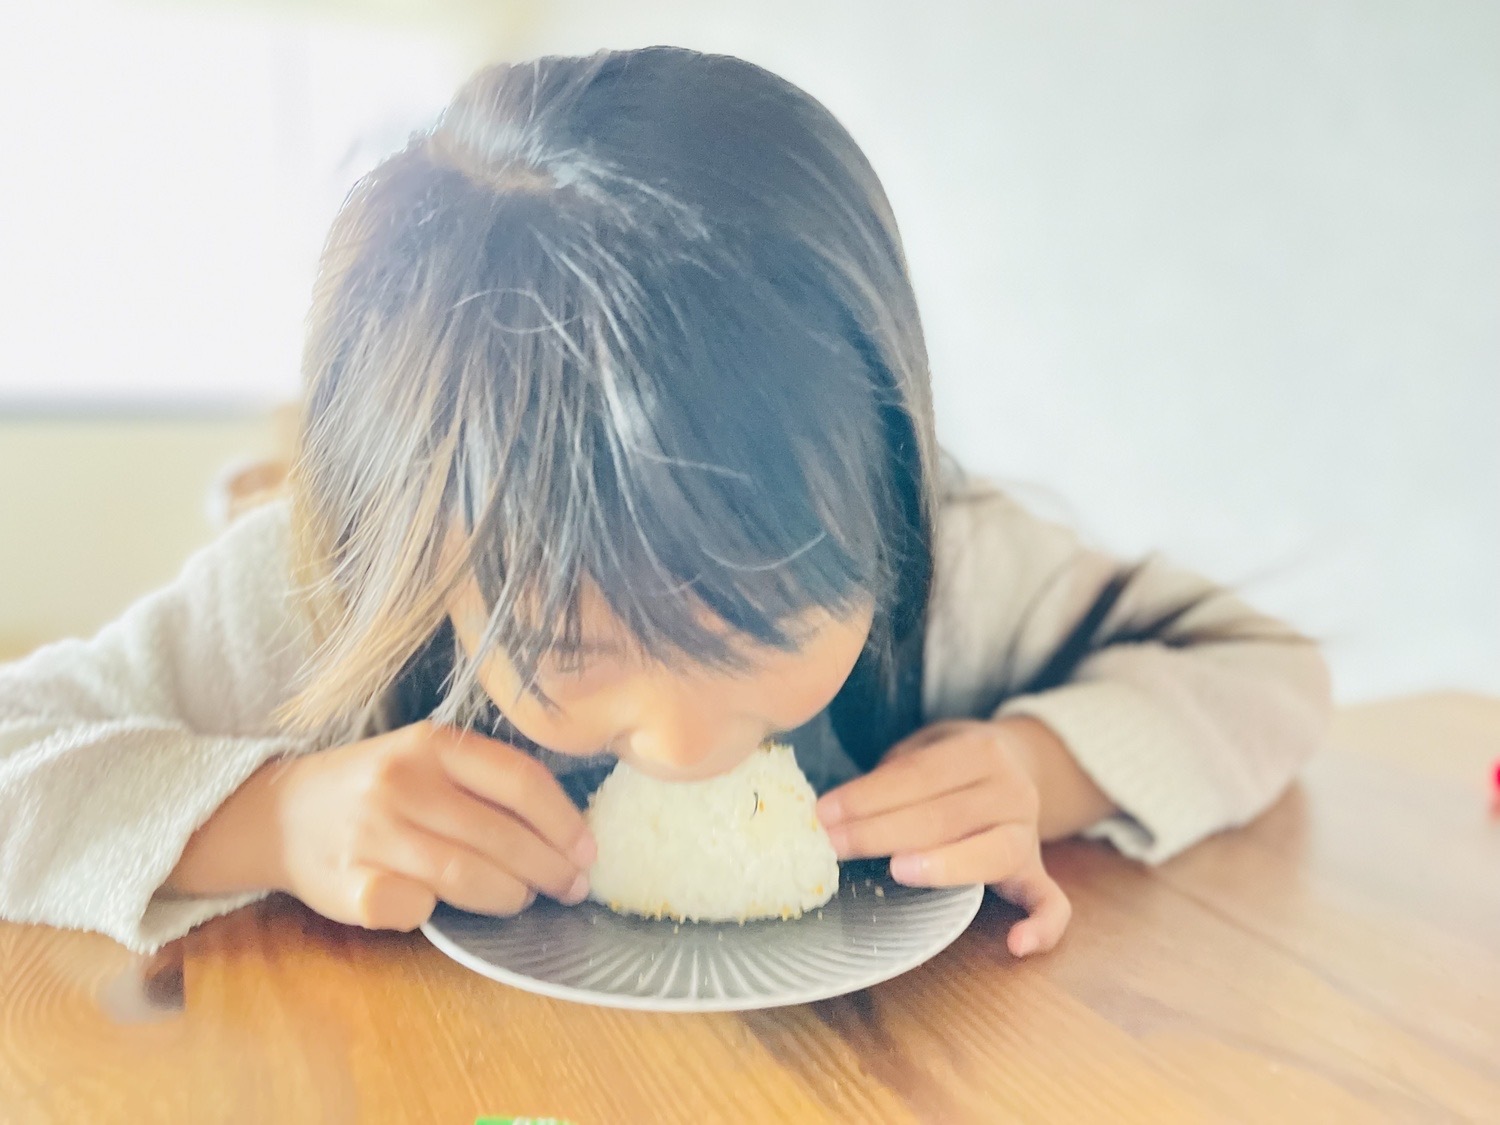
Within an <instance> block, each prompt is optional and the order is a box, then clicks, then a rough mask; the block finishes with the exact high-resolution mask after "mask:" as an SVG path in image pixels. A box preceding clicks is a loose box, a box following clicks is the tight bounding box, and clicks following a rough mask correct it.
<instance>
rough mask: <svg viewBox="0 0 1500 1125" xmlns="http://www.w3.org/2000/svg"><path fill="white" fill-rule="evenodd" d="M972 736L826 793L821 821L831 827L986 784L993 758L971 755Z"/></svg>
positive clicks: (914, 753)
mask: <svg viewBox="0 0 1500 1125" xmlns="http://www.w3.org/2000/svg"><path fill="white" fill-rule="evenodd" d="M971 740H972V736H969V735H966V734H963V733H960V734H957V735H954V736H952V737H948V738H942V739H938V740H935V741H933V742H930V743H928V744H926V745H923V746H919V747H917V748H916V749H914V750H911V751H910V752H908V753H906V754H903V755H901V756H900V757H897V758H891V759H888V760H887V761H885V762H882V763H881V764H880V765H878V766H876V767H875V768H874V769H873V770H871V771H870V772H869V773H867V774H865V775H864V776H863V777H856V778H855V779H854V780H853V781H848V782H845V783H844V784H843V785H841V786H839V787H838V788H837V789H832V790H830V791H829V792H827V793H825V794H823V796H822V797H821V798H820V799H819V801H818V806H817V808H818V818H819V819H820V820H822V822H823V823H824V824H825V825H827V826H829V827H832V826H833V825H835V824H839V823H843V822H846V821H851V820H860V819H863V818H865V817H869V816H874V815H876V814H877V813H883V812H888V811H890V810H892V809H899V808H902V807H903V806H906V805H910V804H914V803H916V802H918V801H922V800H926V799H927V798H930V797H936V796H937V795H938V794H940V793H950V792H952V791H954V790H956V789H962V788H964V787H966V786H969V785H973V784H974V783H975V782H977V781H981V780H983V779H984V778H985V777H987V776H988V775H989V774H990V773H991V772H992V770H993V765H994V763H993V760H992V758H991V756H990V755H987V754H979V753H971V752H970V751H971V750H973V749H974V747H972V746H970V745H969V742H970V741H971Z"/></svg>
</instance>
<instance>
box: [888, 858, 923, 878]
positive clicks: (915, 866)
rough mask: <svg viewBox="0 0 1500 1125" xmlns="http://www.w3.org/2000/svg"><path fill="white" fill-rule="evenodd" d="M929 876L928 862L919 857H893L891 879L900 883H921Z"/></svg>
mask: <svg viewBox="0 0 1500 1125" xmlns="http://www.w3.org/2000/svg"><path fill="white" fill-rule="evenodd" d="M926 874H927V860H926V859H924V858H923V857H922V856H919V855H898V856H892V857H891V878H892V879H894V880H896V882H898V883H920V882H922V881H923V879H924V877H925V876H926Z"/></svg>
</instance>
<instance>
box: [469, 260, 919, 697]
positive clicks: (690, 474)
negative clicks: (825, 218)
mask: <svg viewBox="0 0 1500 1125" xmlns="http://www.w3.org/2000/svg"><path fill="white" fill-rule="evenodd" d="M593 253H594V254H595V255H596V256H595V257H594V258H593V260H590V259H589V254H590V251H589V250H588V249H587V248H585V247H580V248H578V251H577V254H578V257H577V258H575V259H573V260H574V262H575V263H576V264H577V265H578V266H579V267H580V269H584V270H587V269H588V268H589V267H593V268H592V270H591V271H590V272H588V273H585V274H584V275H583V276H582V277H579V276H578V275H577V274H571V275H570V274H568V273H565V272H559V273H558V274H556V275H554V277H553V281H554V287H553V289H552V291H551V292H547V291H545V286H544V287H543V289H540V290H539V289H536V288H533V289H531V290H530V291H529V292H528V293H527V294H525V295H524V296H521V295H519V294H517V293H516V292H514V291H510V292H503V293H497V294H496V296H495V297H494V299H492V300H490V301H488V302H486V303H485V307H484V308H483V310H482V312H483V317H482V319H483V320H484V321H485V323H487V324H488V325H489V326H490V327H491V329H492V331H491V332H490V334H489V336H488V339H489V343H490V346H489V347H488V348H487V349H484V350H483V354H484V356H485V357H486V360H487V362H490V363H496V362H498V363H499V364H500V366H501V369H502V374H501V377H500V378H499V379H498V381H497V380H496V373H495V370H494V369H493V368H491V370H490V371H489V373H488V375H487V377H483V376H482V375H481V373H480V372H479V371H477V370H476V371H475V372H474V375H475V378H474V379H472V380H468V383H469V385H470V387H471V388H472V392H471V393H476V394H479V395H480V396H482V397H485V398H487V399H488V401H486V402H485V403H483V404H480V403H475V404H473V405H475V406H480V405H483V407H484V409H483V410H480V411H479V412H478V413H475V414H473V415H470V416H471V417H474V418H476V419H477V420H478V421H477V424H474V425H471V426H468V427H466V430H467V432H466V433H465V435H464V438H463V439H462V441H461V448H460V455H459V468H460V470H461V471H460V477H459V479H460V482H461V488H462V490H463V492H464V497H463V507H464V510H465V511H466V513H468V514H469V515H468V518H469V521H470V522H471V526H472V527H473V529H474V532H475V536H474V546H473V554H472V556H471V561H472V570H473V573H474V575H475V578H476V580H477V582H478V585H479V589H480V592H481V594H482V596H483V597H484V600H485V604H486V605H487V606H488V607H489V608H490V620H489V632H488V633H487V635H486V642H487V644H488V643H494V644H498V645H500V646H501V647H502V648H503V649H504V650H505V651H506V652H507V654H508V655H509V656H510V658H511V660H512V662H513V663H514V664H515V665H516V667H517V668H518V670H520V671H521V673H522V675H523V677H524V678H529V677H530V676H531V675H532V674H534V672H535V669H536V666H537V664H538V662H539V661H540V660H541V659H542V657H543V656H544V655H546V654H547V653H549V652H553V653H564V654H571V653H585V654H586V652H587V650H588V647H589V646H590V645H591V644H592V643H595V642H597V641H598V640H599V639H600V638H598V637H594V636H591V635H589V634H588V632H587V626H586V622H585V621H584V617H585V614H584V605H585V596H586V591H589V590H590V589H591V590H592V592H594V593H596V594H597V595H598V596H599V597H600V598H602V601H603V603H604V604H606V605H607V606H608V608H609V610H610V612H611V613H612V614H613V616H614V617H615V618H616V620H617V622H618V624H619V627H620V628H622V629H623V630H624V631H625V633H626V637H625V638H620V637H618V636H615V637H610V638H608V640H610V641H611V642H613V643H617V644H618V643H622V642H626V643H629V644H630V645H631V646H632V647H634V648H635V649H636V650H637V651H638V652H639V653H641V654H643V655H644V656H646V657H647V658H649V659H652V660H656V661H661V662H666V663H671V662H674V661H681V660H686V661H688V662H690V663H695V664H706V665H709V666H713V667H719V668H737V667H739V666H740V664H741V661H742V659H743V650H744V646H743V644H738V643H735V642H736V641H743V640H744V639H745V638H749V639H750V640H752V641H754V642H756V643H758V644H761V645H770V646H775V647H778V648H782V649H788V648H793V647H795V646H796V645H797V644H798V643H799V641H800V639H801V638H800V637H799V636H797V635H796V634H795V633H794V632H793V631H792V630H791V628H790V626H791V625H792V623H793V622H794V620H795V619H796V618H798V617H799V616H800V615H802V614H804V613H805V612H806V611H809V610H813V609H821V610H825V611H828V612H830V613H832V614H834V615H835V616H845V615H846V614H847V613H848V612H849V611H851V610H853V609H854V608H855V607H856V606H857V605H858V604H860V603H861V602H862V601H863V600H864V599H866V598H871V599H874V600H875V601H876V602H880V601H881V600H882V599H884V598H885V597H886V596H887V595H888V593H889V590H888V587H889V584H890V581H891V578H890V569H891V568H890V565H889V563H890V560H889V559H888V558H887V551H886V550H885V548H884V545H883V542H882V530H881V527H880V515H879V513H880V512H881V511H883V510H888V505H887V504H884V503H882V500H881V497H880V490H881V489H883V488H884V487H886V485H885V481H884V479H883V477H882V476H881V474H880V472H879V471H878V469H874V470H872V467H874V466H881V465H883V464H884V463H885V459H886V451H885V449H884V448H882V447H880V446H879V444H878V443H879V441H880V436H881V432H882V431H881V428H880V424H879V421H878V419H877V418H876V417H875V412H876V410H877V404H876V403H874V402H873V401H872V398H873V396H872V395H871V391H870V386H871V379H870V376H869V374H868V372H867V371H866V370H865V368H864V363H865V360H864V358H863V356H862V355H861V354H860V352H859V351H858V350H857V349H856V348H855V347H853V346H851V345H850V344H849V343H848V342H847V341H845V340H844V339H843V338H842V337H841V336H840V335H838V334H837V333H836V332H834V331H830V332H827V333H814V332H811V331H809V327H808V325H809V323H813V324H818V323H823V324H828V325H832V326H837V325H838V323H839V320H838V310H837V308H836V307H835V306H834V304H833V302H832V299H831V298H830V297H829V296H827V295H818V294H816V293H813V292H811V291H809V292H804V293H798V294H793V293H789V292H787V291H786V290H785V288H784V287H781V286H775V285H771V284H768V283H766V282H765V281H763V280H757V276H758V271H756V270H754V269H734V268H719V269H712V270H711V269H708V268H707V267H705V266H704V265H703V264H702V263H701V262H700V261H697V260H695V259H688V258H683V257H679V258H676V259H674V260H673V261H671V262H661V261H657V262H656V263H655V268H654V269H652V270H651V271H650V275H649V276H647V277H639V276H625V275H624V274H623V273H622V272H618V271H611V270H609V269H608V268H607V267H608V265H609V264H610V261H611V260H610V259H608V258H607V256H606V255H604V254H602V253H601V252H599V251H594V252H593ZM820 305H821V307H819V306H820ZM606 309H607V310H610V311H609V312H605V311H603V310H606ZM640 357H649V362H648V361H645V360H643V359H642V358H640ZM501 387H503V388H506V390H505V391H504V393H503V394H499V395H496V388H501ZM483 388H488V389H487V390H486V389H483ZM492 395H495V396H496V397H490V396H492ZM479 496H484V497H485V500H484V502H483V504H479V503H475V499H476V498H477V497H479ZM705 611H707V613H705ZM725 626H728V628H729V630H730V632H729V633H728V634H726V632H725ZM736 634H737V635H738V636H736Z"/></svg>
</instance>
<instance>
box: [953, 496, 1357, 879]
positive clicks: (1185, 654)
mask: <svg viewBox="0 0 1500 1125" xmlns="http://www.w3.org/2000/svg"><path fill="white" fill-rule="evenodd" d="M937 537H938V538H937V545H936V551H935V553H936V582H935V589H934V594H933V606H932V618H931V624H930V626H929V640H928V645H927V661H926V670H925V682H924V695H925V696H926V698H927V701H928V712H929V715H930V717H931V718H933V719H937V718H947V717H956V716H979V715H993V716H996V717H1003V716H1008V715H1029V716H1032V717H1034V718H1036V719H1038V720H1040V721H1041V722H1043V723H1045V724H1046V725H1047V726H1048V727H1049V728H1050V729H1051V730H1052V731H1053V733H1055V734H1056V735H1057V736H1058V737H1059V738H1060V739H1061V740H1062V742H1063V743H1064V744H1065V745H1066V746H1067V747H1068V749H1069V751H1070V752H1071V753H1072V755H1073V757H1074V758H1075V759H1076V761H1077V762H1078V764H1079V765H1080V766H1081V767H1082V769H1083V770H1084V772H1085V773H1087V774H1088V775H1089V776H1090V777H1091V778H1092V779H1093V780H1094V782H1095V784H1097V785H1098V786H1099V787H1100V789H1102V790H1103V791H1104V793H1105V794H1106V795H1107V796H1109V797H1110V798H1111V799H1112V801H1113V802H1114V804H1115V807H1116V808H1117V809H1118V810H1119V812H1118V813H1117V814H1116V815H1113V816H1110V817H1108V818H1106V819H1105V820H1103V821H1101V822H1100V823H1098V824H1096V825H1093V826H1092V827H1090V828H1089V829H1087V830H1086V831H1085V833H1084V835H1086V836H1090V837H1095V838H1102V839H1106V840H1108V841H1110V842H1111V843H1112V844H1113V845H1114V846H1115V847H1117V848H1118V849H1119V850H1120V851H1122V852H1123V853H1125V854H1126V855H1129V856H1131V857H1133V858H1136V859H1140V860H1143V861H1145V862H1148V863H1159V862H1161V861H1163V860H1166V859H1168V858H1170V857H1171V856H1173V855H1175V854H1177V853H1178V852H1180V851H1181V850H1182V849H1184V848H1186V847H1188V846H1189V845H1191V844H1193V843H1195V842H1196V841H1198V840H1201V839H1202V838H1203V837H1205V836H1207V835H1209V834H1211V833H1213V832H1216V831H1218V830H1220V829H1223V828H1227V827H1231V826H1234V825H1239V824H1243V823H1245V822H1246V821H1248V820H1250V819H1252V818H1253V817H1255V816H1256V815H1257V814H1259V813H1260V812H1261V811H1262V810H1264V809H1265V808H1266V807H1267V806H1268V805H1269V804H1270V803H1271V802H1272V801H1274V800H1275V799H1276V797H1277V796H1279V795H1280V794H1281V793H1282V791H1283V790H1284V789H1285V788H1286V786H1287V785H1288V784H1289V783H1290V781H1291V779H1292V777H1293V775H1294V774H1295V773H1296V771H1297V769H1298V768H1299V767H1300V766H1301V764H1302V763H1303V761H1304V760H1305V759H1306V758H1307V757H1308V755H1309V754H1311V753H1312V752H1313V750H1314V749H1315V748H1316V747H1317V745H1318V744H1319V742H1320V741H1321V740H1322V738H1323V735H1324V732H1325V730H1326V727H1327V723H1328V719H1329V715H1330V711H1331V703H1330V690H1329V677H1328V671H1327V667H1326V665H1325V663H1324V660H1323V657H1322V656H1321V654H1320V653H1319V651H1318V649H1317V647H1316V645H1314V644H1313V643H1311V642H1310V641H1307V640H1305V639H1303V638H1301V637H1298V636H1297V635H1296V634H1295V633H1293V632H1292V631H1291V630H1290V629H1288V628H1287V627H1286V626H1284V625H1281V624H1280V623H1278V622H1276V621H1275V620H1273V619H1271V618H1269V617H1266V616H1263V615H1261V614H1259V613H1257V612H1256V611H1255V610H1253V609H1251V608H1250V607H1249V606H1248V605H1246V604H1245V603H1244V602H1243V601H1241V600H1240V599H1239V598H1238V597H1236V596H1234V595H1233V594H1232V593H1230V592H1229V591H1227V590H1225V589H1222V588H1220V587H1217V586H1215V585H1213V584H1212V583H1210V582H1208V581H1207V580H1205V579H1203V578H1201V577H1199V576H1197V575H1195V574H1193V573H1191V572H1189V571H1186V570H1183V569H1180V568H1178V567H1175V566H1173V565H1171V564H1169V563H1168V562H1166V561H1165V560H1164V559H1162V558H1161V557H1160V556H1155V555H1153V556H1151V557H1149V558H1147V559H1146V560H1144V561H1143V562H1142V563H1141V564H1140V565H1139V567H1138V568H1137V569H1135V570H1134V571H1133V573H1131V577H1130V579H1129V581H1128V582H1126V583H1124V584H1123V587H1122V588H1121V589H1120V592H1119V596H1118V598H1116V599H1115V600H1114V601H1113V603H1112V604H1109V605H1108V607H1107V612H1103V613H1101V614H1100V615H1099V617H1098V620H1097V626H1098V628H1097V629H1095V630H1092V631H1091V632H1092V634H1093V636H1094V637H1096V638H1103V640H1102V641H1099V640H1096V641H1095V642H1093V643H1091V644H1089V645H1086V646H1085V647H1084V649H1083V650H1082V651H1081V652H1080V653H1079V654H1078V658H1077V660H1076V662H1071V661H1070V662H1068V663H1071V669H1070V671H1069V672H1068V674H1067V675H1066V676H1065V677H1064V678H1063V679H1062V680H1061V681H1060V682H1054V683H1050V684H1047V685H1046V686H1037V685H1038V682H1039V680H1045V679H1046V678H1047V677H1046V673H1045V669H1047V668H1048V666H1049V664H1050V665H1052V666H1053V667H1056V666H1057V665H1056V664H1055V663H1054V661H1055V658H1056V656H1057V654H1058V650H1059V648H1060V646H1061V645H1062V644H1063V642H1064V640H1065V638H1067V637H1069V636H1070V635H1071V634H1073V633H1074V632H1075V630H1076V629H1077V627H1078V626H1079V624H1080V622H1081V621H1082V620H1083V619H1084V617H1085V615H1087V614H1088V613H1089V611H1090V609H1091V607H1095V606H1097V605H1098V604H1099V602H1100V596H1101V594H1102V593H1104V592H1105V591H1106V590H1107V589H1108V588H1109V587H1110V585H1111V583H1112V580H1113V579H1115V578H1116V577H1117V576H1119V575H1121V574H1122V573H1126V572H1125V571H1124V570H1123V569H1122V564H1121V562H1120V561H1119V560H1117V559H1114V558H1111V557H1110V556H1109V555H1107V554H1105V553H1104V552H1101V551H1097V550H1094V549H1091V548H1089V547H1087V546H1085V545H1084V544H1083V543H1082V542H1081V541H1080V540H1079V538H1078V537H1077V536H1076V535H1075V534H1073V533H1072V532H1071V531H1069V530H1067V529H1065V528H1063V527H1061V526H1059V525H1057V524H1054V523H1051V522H1048V521H1046V520H1042V519H1040V518H1038V517H1036V516H1034V515H1032V514H1030V513H1029V512H1027V511H1026V510H1024V509H1023V508H1021V507H1020V506H1019V505H1018V504H1016V503H1015V502H1013V501H1012V500H1011V499H1009V498H1008V497H1007V496H1006V495H1004V494H1003V493H1002V492H1000V491H999V490H998V489H996V488H995V487H994V486H993V485H990V484H988V483H986V482H983V481H962V482H959V483H955V484H951V485H950V486H949V489H948V493H947V495H946V497H945V500H944V504H943V507H942V509H941V512H940V515H939V519H938V532H937ZM1188 604H1190V605H1191V607H1192V608H1190V609H1188V610H1187V611H1186V612H1182V613H1180V614H1176V615H1175V616H1174V615H1173V613H1172V611H1174V610H1177V609H1179V608H1180V607H1182V606H1184V605H1188ZM1157 621H1160V622H1163V623H1162V624H1161V625H1160V626H1159V627H1158V628H1156V629H1154V630H1147V631H1146V634H1147V635H1145V636H1141V635H1138V634H1137V631H1136V630H1133V629H1132V628H1131V626H1132V625H1134V624H1135V623H1138V622H1157ZM1114 635H1120V636H1125V637H1128V638H1129V639H1128V640H1126V641H1122V642H1119V643H1110V641H1109V638H1110V637H1111V636H1114Z"/></svg>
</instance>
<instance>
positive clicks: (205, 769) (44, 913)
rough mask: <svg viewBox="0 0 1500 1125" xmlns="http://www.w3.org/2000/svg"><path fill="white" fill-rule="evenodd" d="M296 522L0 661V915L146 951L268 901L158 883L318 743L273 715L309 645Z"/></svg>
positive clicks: (224, 550)
mask: <svg viewBox="0 0 1500 1125" xmlns="http://www.w3.org/2000/svg"><path fill="white" fill-rule="evenodd" d="M286 517H287V512H286V509H285V504H284V502H282V503H275V504H271V505H268V506H266V507H265V508H262V509H258V510H255V511H252V512H251V513H249V514H247V515H246V516H245V517H243V518H242V519H241V520H240V521H239V522H237V523H235V524H233V525H231V526H230V527H229V528H228V529H226V530H225V531H224V532H223V533H221V535H220V536H219V537H218V538H217V539H216V540H214V541H213V542H212V543H210V544H209V545H208V546H206V547H204V548H203V549H202V550H200V551H198V552H197V553H195V554H194V555H193V556H192V557H191V558H189V559H188V561H187V562H186V563H185V564H184V566H183V568H182V570H181V571H180V573H179V574H178V576H177V578H176V579H175V580H174V581H173V582H171V583H170V584H169V585H167V586H166V587H164V588H162V589H160V590H157V591H156V592H154V593H152V594H150V595H148V596H146V597H144V598H142V599H140V600H139V601H137V602H136V603H134V604H133V605H131V606H130V607H129V609H127V610H126V611H125V613H124V614H122V615H121V616H120V617H119V618H118V619H116V620H115V621H113V622H111V623H110V624H108V625H106V626H105V627H104V628H103V629H101V630H100V631H99V632H98V633H97V634H96V635H95V636H93V637H92V638H89V639H87V640H83V639H69V640H63V641H59V642H56V643H54V644H50V645H47V646H45V647H43V648H41V649H38V650H37V651H35V652H33V653H32V654H31V655H30V656H28V657H26V658H25V659H22V660H20V661H16V662H14V663H11V664H8V665H5V666H0V917H4V918H6V919H9V920H13V921H21V922H41V923H46V924H49V925H54V926H64V927H70V928H76V929H87V930H97V931H99V932H102V933H105V934H108V935H109V936H110V937H113V938H114V939H116V940H117V941H119V942H121V943H122V944H124V945H126V946H128V947H130V948H132V949H135V950H140V951H148V952H149V951H151V950H154V949H156V948H157V947H159V946H160V945H161V944H163V943H164V942H166V941H169V940H171V939H172V938H175V937H178V936H180V935H181V934H183V933H185V932H186V931H187V930H189V929H191V928H192V927H193V926H195V925H197V924H198V923H199V922H201V921H204V920H205V919H207V918H210V917H213V916H215V915H217V914H222V913H225V912H227V911H229V910H232V909H235V908H236V907H238V906H241V905H244V904H246V903H248V902H251V901H254V900H255V899H257V898H259V897H262V895H263V894H264V892H261V893H259V894H256V893H250V894H241V895H232V896H219V897H202V898H194V897H186V896H174V895H171V894H168V893H166V892H163V891H161V889H160V888H161V886H162V883H163V882H164V881H165V880H166V878H167V876H168V875H169V874H170V873H171V871H172V869H173V868H174V867H175V866H176V864H177V860H178V859H179V858H180V857H181V855H182V851H183V849H184V847H185V846H186V844H187V841H188V839H189V837H190V836H191V835H192V833H193V832H194V831H195V830H196V829H197V828H198V827H199V826H200V825H201V824H202V823H203V822H204V821H205V820H207V819H208V817H209V815H210V814H212V813H213V812H214V810H215V809H217V808H218V806H219V805H220V804H221V803H222V802H223V801H224V799H225V798H226V797H228V796H229V795H230V794H231V793H232V792H234V790H235V789H236V788H238V787H239V786H240V785H241V784H242V783H243V782H244V781H245V779H246V778H247V777H248V776H249V775H250V774H251V773H253V772H254V771H255V770H256V768H257V767H259V766H260V765H261V764H262V763H264V762H266V761H268V760H269V759H271V758H273V757H278V756H282V755H288V754H293V753H297V752H302V751H305V750H307V749H309V748H310V747H309V746H308V744H307V742H306V741H305V740H303V739H299V738H290V737H282V736H279V735H278V734H277V733H276V731H275V730H274V729H273V727H272V725H271V719H270V714H271V711H272V710H273V709H274V707H275V706H276V705H277V703H279V702H280V701H281V699H283V698H285V695H286V692H287V690H288V688H289V686H290V684H291V683H292V681H293V679H294V677H295V675H296V673H297V671H298V669H299V667H300V665H301V662H302V660H303V658H304V656H305V654H306V651H307V648H308V643H309V642H308V635H307V632H306V630H305V629H303V628H302V627H300V626H299V625H298V624H297V623H296V619H295V618H294V617H293V615H292V613H291V607H290V602H289V599H288V588H289V583H288V579H287V563H286V551H285V547H286Z"/></svg>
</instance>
